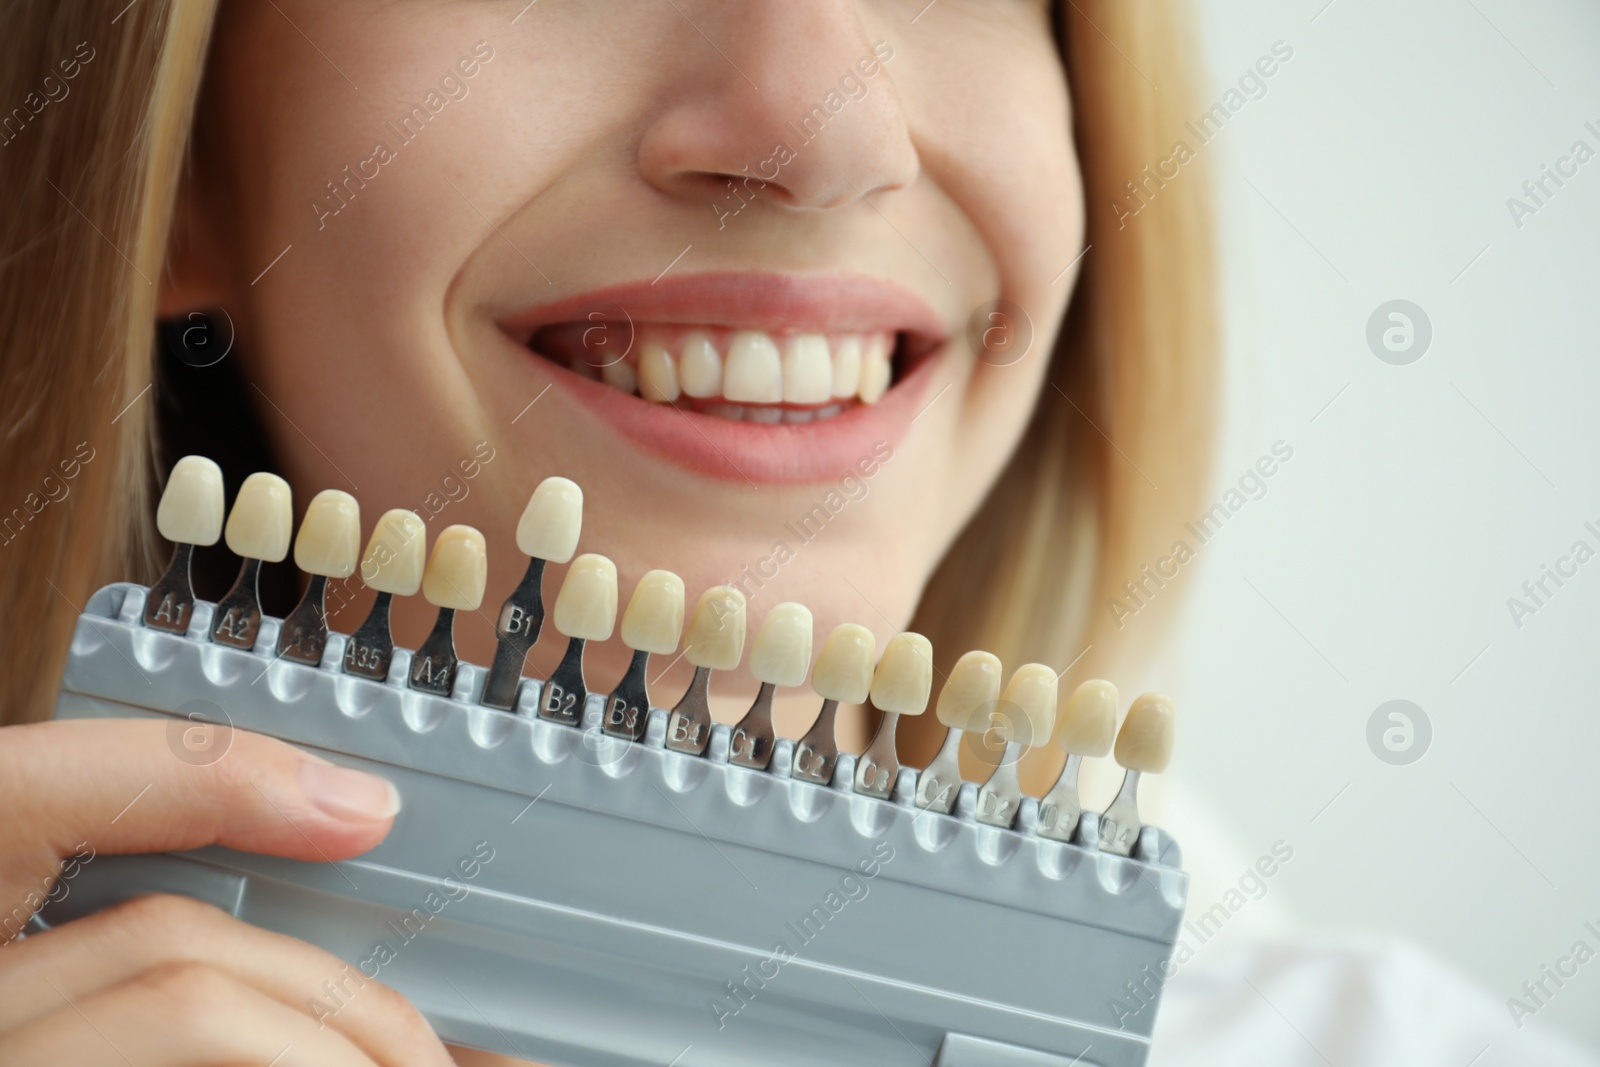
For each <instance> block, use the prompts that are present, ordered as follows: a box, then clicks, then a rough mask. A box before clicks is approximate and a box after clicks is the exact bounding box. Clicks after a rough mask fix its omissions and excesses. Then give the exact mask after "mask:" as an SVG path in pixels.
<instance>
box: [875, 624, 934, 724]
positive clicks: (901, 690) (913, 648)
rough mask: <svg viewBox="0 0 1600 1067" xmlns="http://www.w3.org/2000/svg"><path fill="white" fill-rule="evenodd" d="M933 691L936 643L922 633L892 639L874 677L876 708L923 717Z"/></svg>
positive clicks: (906, 634)
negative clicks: (934, 647) (934, 645)
mask: <svg viewBox="0 0 1600 1067" xmlns="http://www.w3.org/2000/svg"><path fill="white" fill-rule="evenodd" d="M932 690H933V644H932V643H931V642H930V641H929V640H928V639H927V638H926V637H923V636H922V635H921V634H913V633H903V634H896V635H895V636H893V637H891V638H890V639H889V643H888V644H887V645H885V646H884V648H883V659H882V660H880V661H879V662H878V669H877V670H876V671H875V672H874V673H873V675H872V703H873V706H874V707H876V708H877V709H878V710H879V711H892V712H894V713H895V714H897V715H921V714H922V713H923V712H924V711H926V710H927V708H928V694H929V693H930V692H932Z"/></svg>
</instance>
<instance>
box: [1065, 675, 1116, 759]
mask: <svg viewBox="0 0 1600 1067" xmlns="http://www.w3.org/2000/svg"><path fill="white" fill-rule="evenodd" d="M1116 734H1117V687H1116V686H1114V685H1112V684H1111V683H1110V682H1108V681H1105V680H1104V679H1101V678H1091V679H1089V680H1088V681H1087V682H1084V683H1083V684H1082V685H1080V686H1078V688H1076V689H1074V690H1073V691H1072V695H1071V696H1070V697H1068V698H1067V706H1066V708H1064V709H1063V710H1062V712H1061V714H1060V715H1059V716H1058V717H1057V718H1056V732H1055V742H1056V746H1057V747H1059V748H1060V749H1061V750H1062V751H1063V752H1067V753H1070V754H1072V755H1077V756H1094V757H1100V756H1106V755H1109V754H1110V753H1111V742H1112V740H1113V739H1114V738H1115V737H1116Z"/></svg>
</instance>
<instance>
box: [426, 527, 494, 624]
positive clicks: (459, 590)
mask: <svg viewBox="0 0 1600 1067" xmlns="http://www.w3.org/2000/svg"><path fill="white" fill-rule="evenodd" d="M488 578H489V554H488V549H487V546H486V545H485V544H484V541H483V534H481V533H479V532H478V531H477V530H475V529H473V528H472V527H471V526H446V527H445V528H444V529H443V530H441V531H440V532H439V539H438V540H437V541H435V542H434V543H433V553H432V554H431V555H430V556H429V557H428V569H427V570H426V571H425V572H424V573H423V575H422V595H423V596H424V597H426V598H427V601H428V603H430V604H432V605H433V606H434V607H438V608H450V609H452V610H455V611H476V610H478V605H479V604H482V603H483V587H484V584H485V583H486V582H487V581H488Z"/></svg>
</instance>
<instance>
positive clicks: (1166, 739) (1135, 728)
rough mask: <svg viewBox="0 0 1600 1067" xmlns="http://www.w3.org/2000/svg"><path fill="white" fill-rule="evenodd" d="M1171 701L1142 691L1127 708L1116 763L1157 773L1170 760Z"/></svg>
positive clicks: (1142, 771)
mask: <svg viewBox="0 0 1600 1067" xmlns="http://www.w3.org/2000/svg"><path fill="white" fill-rule="evenodd" d="M1174 711H1175V709H1174V707H1173V704H1172V701H1171V700H1169V699H1167V698H1166V697H1164V696H1162V695H1161V694H1159V693H1145V694H1144V695H1143V696H1140V697H1139V698H1137V699H1136V700H1134V702H1133V706H1132V707H1130V708H1129V709H1128V717H1127V718H1126V719H1125V720H1123V723H1122V731H1121V732H1120V733H1119V734H1117V745H1116V756H1117V762H1118V763H1119V764H1121V765H1122V766H1123V767H1126V768H1127V769H1128V770H1130V771H1140V772H1141V773H1144V774H1160V773H1161V772H1162V771H1164V770H1166V769H1167V764H1168V763H1169V762H1170V761H1171V760H1172V723H1173V714H1174Z"/></svg>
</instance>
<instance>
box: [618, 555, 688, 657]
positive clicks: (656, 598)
mask: <svg viewBox="0 0 1600 1067" xmlns="http://www.w3.org/2000/svg"><path fill="white" fill-rule="evenodd" d="M683 601H684V594H683V579H682V578H679V577H678V576H677V575H676V574H673V573H672V572H671V571H647V572H646V573H645V576H644V577H643V578H640V579H639V584H638V585H636V586H634V587H633V596H632V597H630V598H629V600H628V610H627V611H625V612H623V614H622V643H623V644H625V645H627V646H628V647H629V648H631V649H633V650H634V651H636V652H650V653H653V654H655V655H671V654H672V653H674V652H676V651H677V650H678V639H679V638H680V637H682V636H683Z"/></svg>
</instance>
